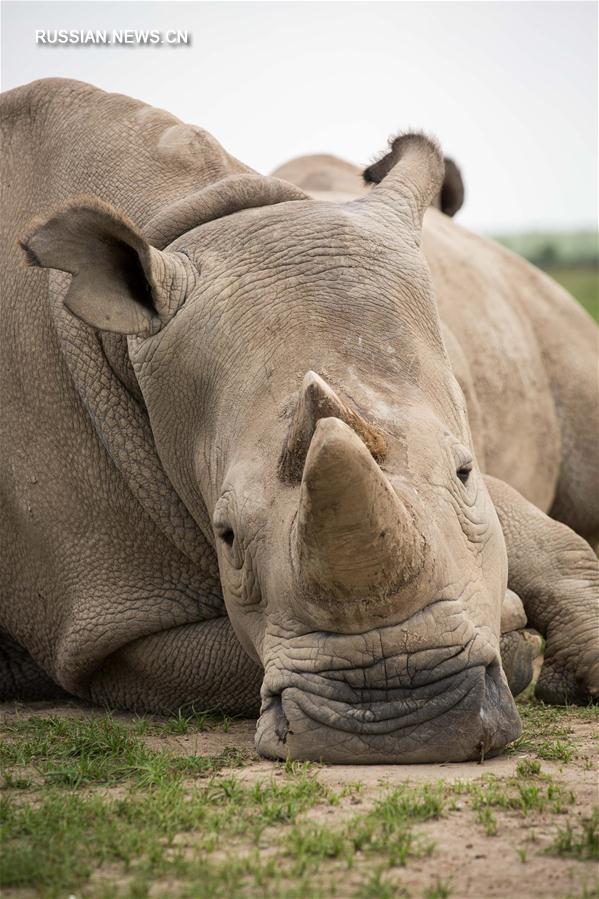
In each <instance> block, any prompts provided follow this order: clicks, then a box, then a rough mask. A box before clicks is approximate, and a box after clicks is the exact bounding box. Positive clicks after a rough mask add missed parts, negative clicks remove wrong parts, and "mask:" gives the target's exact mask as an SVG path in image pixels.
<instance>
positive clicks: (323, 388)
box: [279, 371, 387, 483]
mask: <svg viewBox="0 0 599 899" xmlns="http://www.w3.org/2000/svg"><path fill="white" fill-rule="evenodd" d="M321 418H338V419H340V420H341V421H343V422H345V424H346V425H348V426H349V427H350V428H351V429H352V430H353V431H354V432H355V433H356V434H357V435H358V437H360V439H361V440H362V441H363V443H364V444H365V446H366V447H367V448H368V450H370V453H371V455H372V456H373V458H374V459H375V460H376V461H377V462H381V461H382V460H383V459H384V457H385V453H386V451H387V444H386V441H385V438H384V436H383V435H382V434H381V433H380V431H378V430H377V429H376V428H375V427H373V425H371V424H369V423H368V422H367V421H365V420H364V419H363V418H362V417H361V416H360V415H358V413H357V412H355V411H354V410H353V409H352V408H351V407H350V406H348V405H347V403H344V402H343V401H342V400H341V399H340V398H339V397H338V396H337V394H336V393H335V391H334V390H332V389H331V388H330V387H329V385H328V384H327V383H326V381H323V379H322V378H321V377H320V376H319V375H317V374H316V372H314V371H309V372H307V374H306V375H305V376H304V379H303V381H302V386H301V388H300V392H299V399H298V403H297V406H296V409H295V413H294V416H293V419H292V422H291V426H290V429H289V433H288V435H287V440H286V442H285V446H284V448H283V452H282V454H281V458H280V460H279V477H280V478H281V479H282V480H283V481H286V482H287V483H299V481H300V480H301V477H302V471H303V468H304V462H305V461H306V456H307V454H308V449H309V447H310V442H311V440H312V437H313V435H314V430H315V428H316V425H317V424H318V422H319V420H320V419H321Z"/></svg>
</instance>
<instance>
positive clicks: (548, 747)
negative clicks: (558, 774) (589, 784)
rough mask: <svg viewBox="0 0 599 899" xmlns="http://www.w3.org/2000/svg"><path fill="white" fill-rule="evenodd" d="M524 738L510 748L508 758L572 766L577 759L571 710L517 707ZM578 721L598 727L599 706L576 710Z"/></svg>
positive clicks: (530, 705)
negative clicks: (531, 758)
mask: <svg viewBox="0 0 599 899" xmlns="http://www.w3.org/2000/svg"><path fill="white" fill-rule="evenodd" d="M518 711H519V713H520V719H521V721H522V735H521V736H520V737H519V738H518V739H517V740H516V741H515V742H514V743H512V744H511V746H509V747H508V749H507V752H508V754H512V755H513V754H519V753H521V752H529V753H534V754H535V755H536V757H537V758H538V759H545V760H547V761H556V762H569V761H571V760H572V758H573V757H574V756H575V755H576V747H575V745H574V743H573V741H572V728H571V726H570V724H569V720H568V719H569V716H571V715H572V713H573V709H572V708H571V707H568V706H548V705H545V703H543V702H538V701H536V700H527V701H524V702H520V703H518ZM575 714H576V716H577V718H579V719H580V720H584V721H589V722H593V723H595V724H597V725H599V706H597V705H589V706H587V707H583V708H576V707H575Z"/></svg>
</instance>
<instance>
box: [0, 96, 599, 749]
mask: <svg viewBox="0 0 599 899" xmlns="http://www.w3.org/2000/svg"><path fill="white" fill-rule="evenodd" d="M1 113H2V137H3V148H4V149H3V162H2V190H3V199H2V210H3V215H2V253H3V269H2V272H3V285H2V329H1V331H0V335H1V336H0V340H1V350H0V387H1V394H2V428H1V439H2V451H1V463H0V464H1V465H2V469H1V480H0V484H1V489H2V507H3V514H2V520H1V528H2V532H1V533H2V552H1V556H0V558H1V566H2V567H1V582H0V583H1V594H0V595H1V606H0V627H1V631H0V666H1V667H0V689H1V692H2V698H4V699H7V698H15V697H20V698H24V699H27V698H42V697H52V696H56V695H57V694H59V693H60V692H61V691H64V692H66V693H70V694H74V695H76V696H79V697H83V698H84V699H86V700H89V701H91V702H94V703H98V704H103V705H107V706H110V707H118V708H129V709H136V710H140V711H142V710H157V711H158V710H164V709H167V708H170V709H173V708H177V707H180V706H189V705H192V704H193V705H195V706H196V708H200V707H203V708H214V707H220V708H223V709H226V710H228V711H229V712H235V713H241V714H248V715H251V714H255V713H256V711H257V709H258V702H259V696H260V695H261V714H260V720H259V723H258V729H257V737H256V740H257V746H258V749H259V751H260V752H261V753H263V754H264V755H267V756H271V757H280V756H286V755H290V756H292V757H294V758H307V759H310V758H315V759H320V758H322V759H325V760H330V761H352V762H376V761H405V762H420V761H433V760H446V759H454V760H460V759H471V758H479V757H480V756H481V754H483V753H484V754H486V755H488V754H490V753H494V752H497V751H499V750H500V749H501V748H502V747H503V746H505V744H506V743H508V742H509V741H510V740H513V739H514V738H515V737H516V736H517V735H518V733H519V727H520V725H519V719H518V715H517V712H516V708H515V705H514V702H513V699H512V696H511V694H510V691H509V689H508V687H507V683H506V678H505V675H504V673H503V670H502V666H501V660H500V653H499V633H500V616H501V609H502V602H503V600H504V596H505V595H506V588H507V586H508V581H509V587H510V588H511V589H512V590H513V591H515V593H516V594H518V595H519V596H520V597H521V598H522V601H523V602H524V605H525V608H526V612H527V615H528V618H529V621H530V624H531V626H532V627H535V628H538V629H539V630H540V631H541V632H542V633H543V634H544V635H546V638H547V650H546V660H545V664H544V668H543V671H542V674H541V678H540V680H539V684H538V688H537V689H538V693H539V695H541V696H542V697H544V698H546V699H548V700H549V701H554V702H562V701H564V700H566V699H569V700H573V701H582V702H585V701H587V699H588V697H589V696H594V695H595V694H596V693H597V690H598V688H599V647H598V645H597V586H598V581H599V574H598V568H597V560H596V558H595V555H594V553H593V552H592V550H591V548H590V546H589V544H588V543H587V542H585V539H583V537H584V538H587V539H593V538H595V537H596V536H597V533H598V531H599V497H598V482H597V470H596V467H595V464H594V458H593V451H594V449H595V446H594V443H595V440H596V436H597V424H596V416H597V403H596V393H595V387H594V384H593V356H594V351H595V343H596V331H595V329H594V325H593V324H592V322H591V321H590V320H589V318H588V317H587V316H586V315H585V314H584V312H582V311H581V310H580V309H579V308H578V307H577V305H576V304H575V303H574V302H573V301H572V300H571V299H570V297H568V296H567V295H566V294H565V293H564V291H562V290H561V289H560V288H559V287H557V286H556V285H555V284H553V283H552V282H551V281H550V280H548V279H547V278H546V277H545V276H544V275H542V274H540V273H539V272H537V271H536V270H535V269H534V268H532V267H531V266H529V265H527V264H526V263H525V262H523V261H521V260H520V259H518V258H516V257H515V256H513V255H512V254H510V253H509V252H507V251H505V250H503V249H501V248H499V247H497V246H495V245H494V244H492V243H490V242H488V241H485V240H482V239H480V238H478V237H474V236H473V235H471V234H468V233H467V232H465V231H462V230H460V229H459V228H458V227H457V226H455V225H454V224H453V223H452V222H451V221H450V220H449V219H448V218H447V217H446V216H444V215H442V214H441V213H440V212H436V211H435V210H431V211H429V212H428V213H427V216H426V218H427V223H426V226H425V231H424V250H425V254H426V259H425V255H424V254H423V253H422V249H421V240H422V219H423V215H424V212H425V210H426V209H427V207H428V206H429V204H430V202H431V201H432V200H433V199H434V198H435V197H436V196H437V195H438V194H439V191H440V188H441V184H442V178H443V162H442V158H441V156H440V154H439V151H438V149H437V148H436V146H435V145H434V144H433V143H431V141H429V140H428V139H426V138H424V137H422V136H419V135H406V136H404V137H402V138H401V139H400V140H399V141H397V142H396V143H395V144H394V147H393V150H392V153H393V154H394V155H393V159H392V160H390V161H389V160H387V162H388V163H389V162H391V163H393V165H391V164H389V165H388V166H387V167H388V169H389V170H388V173H387V174H386V175H385V177H384V178H383V179H382V180H381V183H380V184H377V185H376V186H374V187H373V188H372V190H371V191H370V193H369V194H368V195H366V196H364V197H361V198H359V199H357V200H355V201H350V202H346V203H337V202H318V201H315V200H314V199H311V198H309V197H308V196H307V195H306V194H305V193H304V192H303V191H302V190H300V189H298V188H297V187H295V186H293V185H292V184H290V183H289V182H286V181H283V180H277V179H274V178H266V177H262V176H259V175H256V174H255V173H253V172H251V171H250V170H249V169H248V168H247V167H245V166H244V165H242V164H241V163H239V162H238V161H237V160H235V159H233V158H232V157H231V156H229V155H228V154H227V153H226V152H225V151H224V150H223V149H222V147H220V146H219V144H218V143H217V142H216V141H215V140H214V139H213V138H212V137H211V136H210V135H208V134H207V133H206V132H204V131H202V130H201V129H199V128H196V127H190V126H187V125H183V124H181V123H180V122H179V121H178V120H177V119H175V118H173V117H172V116H170V115H168V114H167V113H165V112H162V111H159V110H156V109H152V108H149V107H147V106H145V105H144V104H142V103H140V102H137V101H135V100H131V99H129V98H127V97H123V96H119V95H114V94H108V93H104V92H103V91H100V90H98V89H96V88H94V87H90V86H88V85H84V84H81V83H78V82H73V81H63V80H49V81H41V82H36V83H33V84H30V85H27V86H25V87H21V88H17V89H16V90H13V91H11V92H8V93H6V94H5V95H4V96H3V98H2V101H1ZM40 214H41V215H43V218H37V219H34V217H35V216H36V215H40ZM17 238H19V242H20V248H19V247H18V246H17ZM23 257H24V258H25V261H26V262H27V263H28V264H29V266H30V267H29V268H26V267H25V266H24V265H23ZM427 260H428V262H427ZM429 266H430V270H431V271H432V279H431V274H430V272H429ZM433 284H434V287H435V292H436V295H437V298H438V302H439V309H440V311H441V320H440V318H439V314H438V310H437V305H436V302H435V299H434V296H433ZM441 321H442V322H443V324H441ZM448 353H449V356H448ZM449 357H451V360H452V361H451V363H450V358H449ZM454 369H455V372H456V374H455V375H454ZM456 376H457V379H456ZM458 380H459V382H460V384H461V387H460V384H459V383H458ZM467 406H468V410H467ZM469 421H470V425H469ZM475 449H476V453H475ZM483 472H484V473H485V474H484V475H483ZM547 511H550V512H551V514H552V515H553V516H554V517H555V518H557V519H560V521H561V522H565V524H563V523H559V522H558V521H557V520H552V519H551V518H549V517H547V516H546V515H545V514H544V513H545V512H547ZM571 528H573V529H574V530H572V529H571ZM574 531H578V534H577V533H575V532H574ZM579 535H582V536H579Z"/></svg>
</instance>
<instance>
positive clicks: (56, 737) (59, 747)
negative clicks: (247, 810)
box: [0, 716, 245, 787]
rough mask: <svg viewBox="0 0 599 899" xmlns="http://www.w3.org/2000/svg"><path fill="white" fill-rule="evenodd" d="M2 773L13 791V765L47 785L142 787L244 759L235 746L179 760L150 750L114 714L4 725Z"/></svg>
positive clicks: (208, 771) (235, 764)
mask: <svg viewBox="0 0 599 899" xmlns="http://www.w3.org/2000/svg"><path fill="white" fill-rule="evenodd" d="M3 730H4V735H5V739H4V740H3V742H2V743H1V744H0V775H1V776H2V779H3V785H4V787H11V786H12V785H13V783H14V775H13V774H12V773H11V772H9V771H8V770H7V769H8V768H9V767H10V766H13V767H14V766H20V767H26V766H33V767H34V768H35V770H36V772H37V774H38V776H39V777H40V778H41V779H42V782H43V783H45V784H55V785H62V786H69V787H81V786H84V785H87V784H105V785H111V784H117V783H120V782H122V781H124V780H133V782H134V784H135V785H136V786H138V787H148V786H151V785H158V784H168V783H172V782H175V781H178V780H180V779H181V778H183V777H194V776H201V775H204V776H208V775H212V774H214V773H215V772H217V771H220V770H221V769H222V768H224V767H239V766H240V765H241V764H243V762H244V759H245V756H244V754H243V753H242V752H240V751H239V750H238V749H235V748H234V747H231V748H229V749H225V750H224V751H223V752H221V753H219V754H218V755H211V756H200V755H190V756H178V755H175V754H174V753H171V752H168V751H166V750H165V751H156V750H153V749H150V748H149V747H148V746H146V744H145V743H144V742H143V740H142V739H140V738H139V737H138V736H136V735H135V733H132V732H131V731H130V730H129V729H128V728H127V727H126V726H125V725H124V724H121V723H119V722H117V721H115V720H114V719H113V718H111V717H110V716H107V717H99V716H94V717H90V718H68V717H58V716H56V717H49V718H27V719H21V720H18V721H15V722H11V723H9V724H5V725H4V728H3Z"/></svg>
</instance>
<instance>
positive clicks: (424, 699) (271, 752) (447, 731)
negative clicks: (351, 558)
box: [256, 616, 520, 764]
mask: <svg viewBox="0 0 599 899" xmlns="http://www.w3.org/2000/svg"><path fill="white" fill-rule="evenodd" d="M414 617H418V616H414ZM415 624H416V627H417V626H418V622H415ZM404 628H405V626H404V625H402V626H401V627H400V626H397V627H393V628H384V629H380V630H379V631H378V632H376V631H373V632H371V633H369V634H368V635H364V634H362V635H356V636H355V637H353V638H352V637H350V636H345V635H338V634H334V635H333V634H329V635H325V634H320V635H314V636H313V638H312V639H311V640H308V641H306V638H303V640H302V641H301V645H302V647H303V651H301V652H299V651H298V647H297V646H292V647H290V648H289V651H288V653H287V654H286V659H285V664H286V665H288V664H289V665H290V667H286V668H285V669H281V667H280V666H277V667H273V668H271V669H270V670H269V669H268V668H267V672H266V676H265V679H264V684H263V688H262V709H261V716H260V720H259V722H258V728H257V733H256V746H257V749H258V752H259V753H260V754H262V755H264V756H267V757H269V758H287V757H290V758H294V759H300V760H313V761H325V762H333V763H351V764H362V763H363V764H372V763H416V762H450V761H454V762H457V761H466V760H472V759H476V760H481V759H483V758H485V757H489V756H492V755H494V754H496V753H498V752H500V751H501V749H503V747H505V746H506V744H507V743H509V742H511V741H512V740H514V739H516V738H517V737H518V735H519V734H520V721H519V718H518V714H517V711H516V708H515V706H514V702H513V699H512V696H511V694H510V692H509V688H508V686H507V683H506V680H505V676H504V674H503V671H502V669H501V664H500V662H499V657H498V654H497V653H496V652H495V651H494V650H493V649H492V648H491V647H490V646H489V645H488V644H486V643H485V641H484V640H483V639H482V638H481V637H480V636H479V635H478V634H476V633H475V634H474V635H473V636H472V637H471V639H470V640H468V641H467V643H466V644H465V645H464V646H459V647H456V646H454V645H446V646H440V647H425V648H422V649H420V650H416V651H414V652H406V651H405V646H406V640H405V639H404V634H405V629H404ZM352 639H353V641H354V644H353V646H352V643H351V640H352ZM294 642H295V641H294ZM307 644H309V645H311V648H312V653H309V652H306V649H307ZM337 644H338V647H337ZM377 644H378V656H377V654H376V653H377V650H376V649H375V646H376V645H377ZM352 649H353V650H354V655H355V656H357V657H358V658H357V663H356V665H355V666H350V665H349V664H348V661H347V660H348V658H351V656H350V654H349V653H350V651H351V650H352ZM336 650H337V653H336V655H334V656H333V655H332V652H334V651H336ZM299 658H301V659H309V658H316V659H317V660H318V662H317V665H316V666H314V665H310V664H309V663H308V662H305V661H304V662H301V663H298V661H297V660H298V659H299ZM293 660H295V662H294V661H293ZM367 660H368V661H367ZM291 665H293V667H291Z"/></svg>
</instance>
